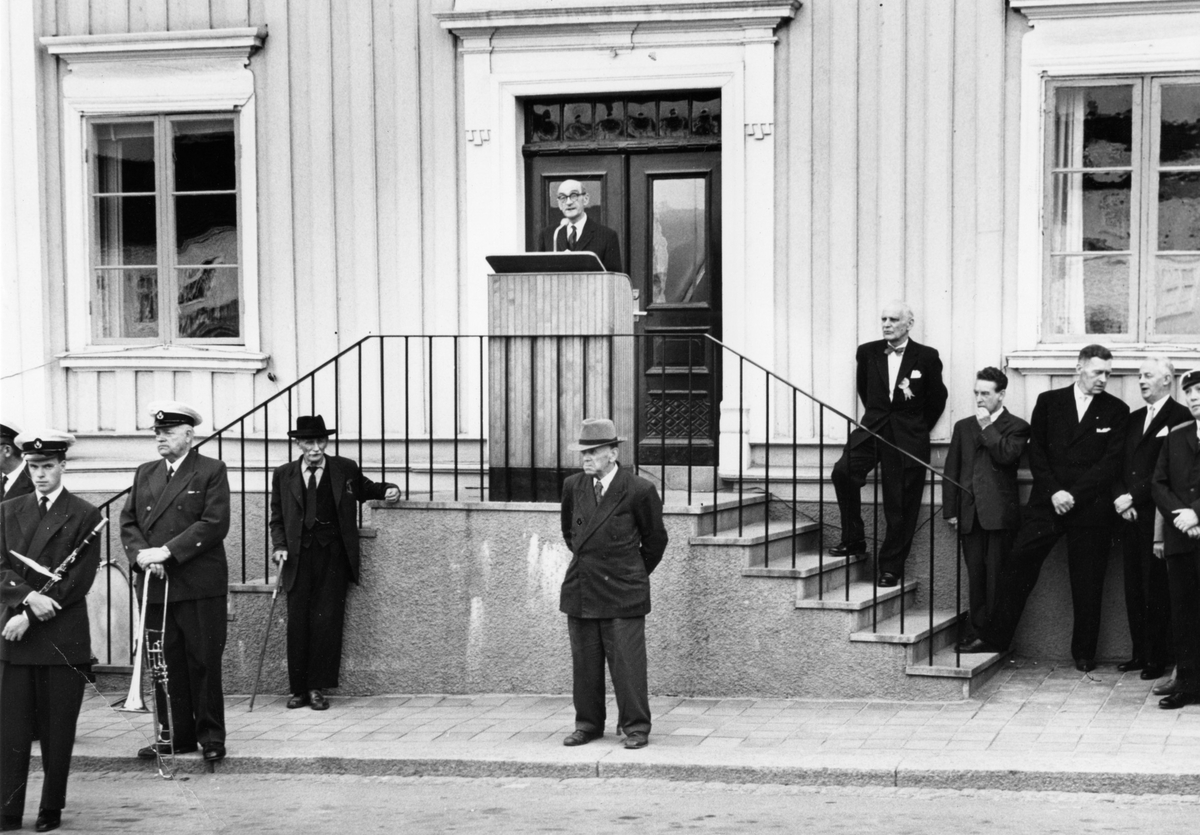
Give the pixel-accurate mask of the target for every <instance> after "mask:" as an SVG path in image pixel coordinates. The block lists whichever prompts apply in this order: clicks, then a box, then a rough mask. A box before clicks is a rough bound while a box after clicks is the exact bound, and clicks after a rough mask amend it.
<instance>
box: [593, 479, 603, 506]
mask: <svg viewBox="0 0 1200 835" xmlns="http://www.w3.org/2000/svg"><path fill="white" fill-rule="evenodd" d="M592 486H593V487H594V488H595V490H596V506H597V507H598V506H599V505H600V500H601V499H603V498H604V482H602V481H601V480H600V479H596V483H595V484H594V485H592Z"/></svg>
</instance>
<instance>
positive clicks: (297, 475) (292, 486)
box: [287, 461, 304, 508]
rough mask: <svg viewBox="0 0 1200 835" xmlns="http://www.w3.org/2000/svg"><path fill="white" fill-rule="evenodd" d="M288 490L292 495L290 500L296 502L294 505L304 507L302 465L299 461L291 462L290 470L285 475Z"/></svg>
mask: <svg viewBox="0 0 1200 835" xmlns="http://www.w3.org/2000/svg"><path fill="white" fill-rule="evenodd" d="M287 483H288V489H289V491H290V492H291V494H292V498H293V499H295V500H296V504H298V505H300V507H301V508H303V507H304V465H303V463H302V462H300V461H293V462H292V464H291V470H290V471H289V472H288V474H287Z"/></svg>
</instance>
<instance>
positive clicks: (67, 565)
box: [38, 518, 108, 594]
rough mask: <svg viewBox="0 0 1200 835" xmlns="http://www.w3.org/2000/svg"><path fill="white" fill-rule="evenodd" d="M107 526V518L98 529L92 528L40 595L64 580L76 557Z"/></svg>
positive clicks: (43, 587) (39, 592)
mask: <svg viewBox="0 0 1200 835" xmlns="http://www.w3.org/2000/svg"><path fill="white" fill-rule="evenodd" d="M107 524H108V519H107V518H105V519H101V520H100V522H99V523H98V524H97V525H96V527H94V528H92V530H91V532H90V533H88V535H87V536H85V537H84V538H83V542H80V543H79V544H78V545H77V546H75V550H74V551H72V552H71V553H69V554H67V558H66V559H65V560H63V561H62V562H60V563H59V564H58V567H57V568H55V569H54V571H53V572H52V574H53V576H51V577H50V579H49V580H47V581H46V585H44V586H42V587H41V588H40V589H38V594H45V593H46V592H48V591H49V590H50V589H51V588H53V587H54V585H55V584H56V583H58V582H59V581H61V580H62V578H63V575H64V574H66V573H67V569H68V568H70V567H71V563H73V562H75V559H76V557H78V556H79V552H80V551H82V550H83V549H84V548H86V547H87V546H88V543H90V542H91V541H92V540H93V539H94V538H95V537H96V534H98V533H100V531H102V530H103V529H104V526H105V525H107Z"/></svg>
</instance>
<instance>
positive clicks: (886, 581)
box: [879, 571, 900, 589]
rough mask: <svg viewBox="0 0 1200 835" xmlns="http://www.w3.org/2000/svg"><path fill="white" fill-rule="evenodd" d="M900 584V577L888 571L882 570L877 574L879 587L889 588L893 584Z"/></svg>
mask: <svg viewBox="0 0 1200 835" xmlns="http://www.w3.org/2000/svg"><path fill="white" fill-rule="evenodd" d="M898 585H900V578H899V577H898V576H897V575H895V574H893V573H892V572H890V571H884V572H883V573H881V574H880V575H879V587H880V588H883V589H890V588H892V587H893V586H898Z"/></svg>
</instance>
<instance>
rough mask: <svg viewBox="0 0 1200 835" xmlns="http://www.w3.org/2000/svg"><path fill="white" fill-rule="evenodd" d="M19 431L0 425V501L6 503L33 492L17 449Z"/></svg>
mask: <svg viewBox="0 0 1200 835" xmlns="http://www.w3.org/2000/svg"><path fill="white" fill-rule="evenodd" d="M20 434H21V430H19V429H17V428H16V427H15V426H9V425H8V424H6V423H0V501H5V502H6V501H8V500H9V499H15V498H17V497H18V496H25V495H28V494H30V493H32V492H33V482H32V481H31V480H30V479H29V470H27V469H26V468H25V459H24V457H22V455H21V450H20V449H18V448H17V436H18V435H20Z"/></svg>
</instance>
